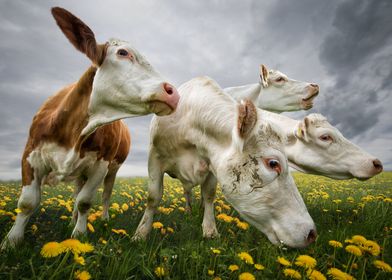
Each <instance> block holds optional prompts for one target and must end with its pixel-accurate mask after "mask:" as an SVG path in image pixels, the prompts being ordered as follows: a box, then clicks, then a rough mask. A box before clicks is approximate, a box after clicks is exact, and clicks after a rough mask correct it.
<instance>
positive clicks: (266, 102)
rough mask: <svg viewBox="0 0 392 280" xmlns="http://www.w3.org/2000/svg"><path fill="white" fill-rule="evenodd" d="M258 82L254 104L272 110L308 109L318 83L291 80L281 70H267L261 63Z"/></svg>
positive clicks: (315, 94) (316, 90)
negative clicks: (257, 91) (259, 86)
mask: <svg viewBox="0 0 392 280" xmlns="http://www.w3.org/2000/svg"><path fill="white" fill-rule="evenodd" d="M260 84H261V90H260V94H259V96H258V98H257V101H256V106H257V107H259V108H261V109H264V110H268V111H272V112H288V111H299V110H308V109H310V108H312V107H313V99H314V98H315V97H316V96H317V94H318V93H319V86H318V85H316V84H312V83H308V82H301V81H296V80H293V79H291V78H289V77H287V76H286V75H285V74H283V73H282V72H279V71H276V70H268V69H267V68H266V67H265V66H264V65H263V64H262V65H261V66H260Z"/></svg>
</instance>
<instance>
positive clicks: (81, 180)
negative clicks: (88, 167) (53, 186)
mask: <svg viewBox="0 0 392 280" xmlns="http://www.w3.org/2000/svg"><path fill="white" fill-rule="evenodd" d="M85 183H86V180H85V179H84V178H82V177H79V178H78V179H77V180H76V182H75V184H76V186H75V190H74V193H73V194H72V197H73V198H74V199H75V203H74V208H73V212H72V220H71V225H72V226H74V225H75V224H76V221H77V220H78V207H77V205H76V197H77V196H78V194H79V193H80V191H81V190H82V188H83V186H84V184H85Z"/></svg>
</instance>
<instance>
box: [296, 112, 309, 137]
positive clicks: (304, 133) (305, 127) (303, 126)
mask: <svg viewBox="0 0 392 280" xmlns="http://www.w3.org/2000/svg"><path fill="white" fill-rule="evenodd" d="M309 126H310V120H309V119H308V117H305V118H304V119H303V120H302V121H301V122H300V123H299V124H298V126H297V129H296V131H295V136H296V137H297V138H299V139H302V140H304V141H306V142H308V140H309V137H308V133H309Z"/></svg>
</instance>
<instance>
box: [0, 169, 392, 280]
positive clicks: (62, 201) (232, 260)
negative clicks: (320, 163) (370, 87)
mask: <svg viewBox="0 0 392 280" xmlns="http://www.w3.org/2000/svg"><path fill="white" fill-rule="evenodd" d="M293 175H294V178H295V181H296V183H297V185H298V188H299V190H300V192H301V194H302V196H303V198H304V201H305V203H306V205H307V207H308V210H309V213H310V214H311V216H312V217H313V220H314V221H315V223H316V225H317V230H318V238H317V241H316V243H315V244H313V245H311V246H309V247H308V248H305V249H301V250H298V249H290V248H285V247H276V246H273V245H271V244H270V242H269V241H268V240H267V238H266V237H265V236H264V235H263V234H262V233H260V232H259V231H257V230H256V229H255V228H254V227H252V226H249V227H248V228H247V229H246V228H244V227H242V228H240V227H239V224H238V223H240V225H241V223H244V221H243V220H242V219H241V217H240V216H239V215H238V213H237V212H236V211H235V210H234V209H233V208H232V207H230V205H229V204H228V203H227V202H226V201H225V199H224V197H223V195H222V194H221V193H220V192H219V191H218V193H217V199H216V201H215V207H216V211H215V212H216V215H219V214H225V215H223V217H229V218H228V219H227V220H226V221H224V219H217V227H218V231H219V232H220V234H221V237H220V238H217V239H214V240H205V239H203V237H202V230H201V223H202V215H203V210H202V207H201V206H200V190H199V188H196V189H195V191H194V197H195V199H194V201H193V209H192V213H185V212H184V211H183V210H184V209H183V207H185V200H184V198H183V189H182V186H181V184H180V183H179V182H178V181H177V180H173V179H170V178H168V177H165V182H164V183H165V188H164V196H163V201H162V203H161V204H160V208H159V213H158V214H157V215H156V216H155V218H154V221H159V222H161V223H162V224H163V228H161V229H153V230H152V232H151V234H150V235H149V237H148V239H147V241H143V242H137V243H135V242H131V236H132V234H133V233H134V231H135V230H136V227H137V225H138V223H139V221H140V219H141V217H142V215H143V211H144V208H145V203H146V197H147V191H146V190H147V180H146V178H132V179H118V180H117V181H116V184H115V188H114V190H113V196H112V200H111V202H112V207H111V209H110V215H111V218H110V220H109V221H102V220H101V219H100V218H99V214H100V210H101V206H100V205H101V202H100V194H101V193H102V190H99V191H98V196H97V198H96V203H95V205H94V207H93V209H92V210H91V212H90V223H91V225H92V226H93V228H94V232H89V233H88V234H87V236H85V237H83V238H81V241H82V242H89V243H91V244H93V245H94V251H93V252H90V253H85V254H82V255H81V256H82V257H83V258H84V260H85V265H82V264H80V263H77V262H75V260H74V256H73V254H72V253H63V254H61V255H59V256H57V257H54V258H44V257H42V256H41V255H40V250H41V248H42V246H43V245H44V244H46V243H47V242H50V241H57V242H61V241H63V240H65V239H68V238H69V236H70V234H71V232H72V227H70V226H69V223H70V219H71V214H72V213H71V212H70V208H72V207H73V200H72V198H71V195H72V192H73V189H74V186H73V185H70V184H60V185H58V186H56V187H47V186H44V187H43V188H42V190H43V194H42V200H41V206H40V208H39V210H38V211H37V213H35V214H34V215H33V217H32V218H31V220H30V222H29V224H28V225H27V227H26V234H25V241H24V242H23V244H22V245H21V246H19V247H17V249H16V250H9V251H5V252H0V279H74V278H75V272H76V271H87V272H89V273H90V274H91V276H92V278H93V279H214V278H216V277H219V278H220V279H238V277H239V275H240V274H241V273H244V272H249V273H251V274H252V275H254V276H255V277H256V279H287V278H286V276H285V275H284V273H283V270H284V267H283V266H282V265H280V264H279V263H278V262H277V257H279V256H280V257H284V258H285V259H287V260H288V261H290V262H291V268H292V269H295V270H297V271H298V272H299V273H300V274H301V275H302V278H303V279H307V278H306V277H307V276H306V275H307V269H305V268H302V267H301V266H298V265H295V264H294V262H295V259H296V258H297V257H298V256H299V255H308V256H311V257H313V258H314V259H316V260H317V265H316V267H315V268H314V269H316V270H318V271H320V272H321V273H323V274H324V275H325V276H327V273H328V271H329V269H330V268H338V269H340V270H341V271H342V272H345V273H348V274H350V275H352V276H353V277H355V278H356V279H388V278H392V274H391V273H387V272H383V271H382V270H380V269H378V268H376V267H375V266H374V265H373V261H374V260H382V261H384V262H386V263H389V264H390V265H391V264H392V242H391V236H392V219H391V217H392V172H384V173H382V174H380V175H378V176H376V177H375V178H373V179H371V180H369V181H365V182H360V181H357V180H344V181H335V180H330V179H326V178H323V177H316V176H311V175H303V174H299V173H294V174H293ZM20 191H21V187H20V182H6V183H5V182H3V183H0V238H1V239H3V238H4V237H5V235H6V234H7V232H8V230H9V229H10V228H11V226H12V224H13V219H14V218H15V215H16V212H15V209H16V207H17V206H16V204H17V198H18V196H19V194H20ZM124 204H126V205H127V206H128V207H125V206H124V207H123V205H124ZM41 209H44V210H41ZM60 217H62V218H61V219H60ZM94 217H95V218H96V219H94ZM242 225H243V224H242ZM113 229H115V230H120V229H123V230H125V232H122V233H120V232H121V231H118V232H119V233H115V232H113V231H112V230H113ZM124 233H125V234H124ZM353 235H362V236H364V237H365V238H366V239H368V240H373V241H375V242H376V243H377V244H379V245H380V247H381V249H380V254H379V255H377V256H373V255H371V254H370V253H367V252H366V250H365V249H366V248H365V247H363V244H356V243H353V244H355V245H356V246H358V247H360V248H361V249H362V251H363V256H361V257H356V256H353V255H352V254H350V253H349V252H347V251H346V250H345V246H347V245H348V244H349V243H347V242H348V241H349V239H351V237H352V236H353ZM330 240H336V241H340V242H341V243H342V244H343V248H334V247H332V246H330V245H328V242H329V241H330ZM345 241H347V242H345ZM361 246H362V247H361ZM214 249H216V250H215V252H214V251H213V250H214ZM241 252H246V253H248V254H249V255H250V256H251V257H252V259H253V261H254V263H255V264H261V265H262V266H263V267H264V269H262V270H258V269H257V268H256V267H255V266H254V265H253V264H249V263H246V262H244V261H243V260H241V259H240V258H239V257H238V254H239V253H241ZM230 265H237V266H238V270H235V271H231V270H230V269H229V266H230ZM157 268H159V270H157ZM161 274H163V275H161ZM158 275H159V276H158ZM219 278H216V279H219Z"/></svg>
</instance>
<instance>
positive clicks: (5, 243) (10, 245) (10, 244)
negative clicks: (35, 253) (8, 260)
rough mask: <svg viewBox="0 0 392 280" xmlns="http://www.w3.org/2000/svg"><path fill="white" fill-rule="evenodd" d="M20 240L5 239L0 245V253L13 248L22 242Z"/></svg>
mask: <svg viewBox="0 0 392 280" xmlns="http://www.w3.org/2000/svg"><path fill="white" fill-rule="evenodd" d="M22 240H23V239H22V238H19V239H14V238H8V237H6V238H5V239H4V240H3V242H1V245H0V251H5V250H7V249H11V248H15V247H16V245H18V244H19V243H20V242H22Z"/></svg>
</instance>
